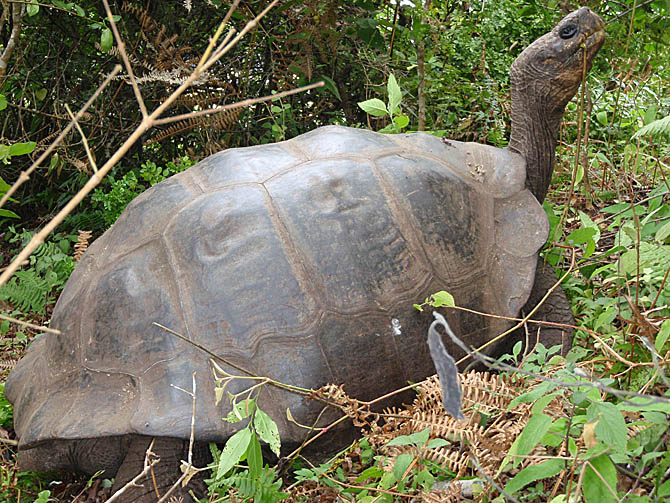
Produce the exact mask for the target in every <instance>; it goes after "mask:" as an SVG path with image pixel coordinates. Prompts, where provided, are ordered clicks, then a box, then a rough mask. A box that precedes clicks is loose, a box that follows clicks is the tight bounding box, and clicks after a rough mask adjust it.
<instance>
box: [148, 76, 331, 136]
mask: <svg viewBox="0 0 670 503" xmlns="http://www.w3.org/2000/svg"><path fill="white" fill-rule="evenodd" d="M323 86H324V82H323V81H319V82H315V83H313V84H309V85H307V86H302V87H297V88H295V89H289V90H288V91H282V92H280V93H277V94H269V95H267V96H263V97H262V98H248V99H246V100H242V101H238V102H236V103H231V104H229V105H221V106H218V107H215V108H209V109H207V110H199V111H197V112H189V113H186V114H180V115H175V116H173V117H166V118H164V119H156V120H155V121H154V125H156V126H160V125H162V124H170V123H171V122H178V121H180V120H184V119H190V118H194V117H199V116H201V115H209V114H214V113H219V112H223V111H224V110H230V109H235V108H242V107H247V106H249V105H255V104H256V103H262V102H264V101H270V100H275V99H279V98H283V97H285V96H291V95H292V94H297V93H302V92H304V91H309V90H310V89H315V88H317V87H323Z"/></svg>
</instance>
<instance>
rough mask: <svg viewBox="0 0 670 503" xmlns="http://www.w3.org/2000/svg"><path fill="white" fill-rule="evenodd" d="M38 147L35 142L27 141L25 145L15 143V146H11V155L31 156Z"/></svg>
mask: <svg viewBox="0 0 670 503" xmlns="http://www.w3.org/2000/svg"><path fill="white" fill-rule="evenodd" d="M36 146H37V143H35V142H34V141H27V142H25V143H14V144H13V145H10V146H9V155H10V156H14V155H25V154H30V153H31V152H32V151H33V150H35V147H36Z"/></svg>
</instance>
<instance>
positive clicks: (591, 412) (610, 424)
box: [586, 402, 628, 452]
mask: <svg viewBox="0 0 670 503" xmlns="http://www.w3.org/2000/svg"><path fill="white" fill-rule="evenodd" d="M586 420H587V421H588V422H589V423H595V422H596V421H597V422H598V424H597V425H596V429H595V433H596V439H597V440H599V441H600V442H603V443H604V444H606V445H612V446H616V447H617V449H619V450H620V451H621V452H624V451H625V450H626V441H627V438H628V430H627V429H626V421H625V419H624V418H623V414H621V411H620V410H619V409H617V408H616V406H615V405H614V404H612V403H609V402H592V403H591V405H589V407H588V409H586Z"/></svg>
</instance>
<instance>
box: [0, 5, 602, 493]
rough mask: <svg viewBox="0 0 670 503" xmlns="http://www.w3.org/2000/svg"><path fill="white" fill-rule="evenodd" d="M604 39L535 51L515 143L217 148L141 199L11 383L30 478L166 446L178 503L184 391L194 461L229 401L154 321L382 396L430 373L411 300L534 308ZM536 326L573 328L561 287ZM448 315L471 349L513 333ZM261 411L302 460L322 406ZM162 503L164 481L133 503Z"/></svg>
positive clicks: (421, 319) (581, 38) (519, 90)
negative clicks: (553, 213) (560, 155)
mask: <svg viewBox="0 0 670 503" xmlns="http://www.w3.org/2000/svg"><path fill="white" fill-rule="evenodd" d="M602 28H603V23H602V21H601V20H600V18H599V17H597V16H596V15H595V14H593V13H591V12H590V11H589V10H588V9H586V8H583V9H580V10H578V11H576V12H574V13H572V14H570V15H569V16H567V17H566V18H565V19H564V20H563V21H561V22H560V23H559V24H558V25H557V27H556V28H555V29H554V30H553V31H552V32H551V33H549V34H547V35H545V36H543V37H542V38H540V39H539V40H537V41H536V42H534V43H533V44H532V45H531V46H530V47H528V48H527V49H526V50H525V51H524V52H523V53H522V54H521V55H520V56H519V58H518V59H517V60H516V62H515V63H514V65H513V66H512V70H511V90H512V137H511V139H510V145H509V149H506V150H500V149H495V148H492V147H488V146H484V145H478V144H473V143H460V142H442V141H440V140H439V139H437V138H435V137H433V136H430V135H427V134H409V135H390V136H386V135H379V134H376V133H372V132H369V131H362V130H354V129H349V128H342V127H332V126H331V127H325V128H321V129H318V130H316V131H313V132H311V133H307V134H305V135H302V136H300V137H298V138H294V139H292V140H289V141H286V142H282V143H279V144H274V145H264V146H257V147H250V148H245V149H233V150H228V151H225V152H222V153H219V154H216V155H214V156H212V157H210V158H208V159H205V160H204V161H202V162H201V163H199V164H198V165H196V166H194V167H193V168H191V169H190V170H188V171H186V172H184V173H182V174H179V175H177V176H175V177H172V178H170V179H168V180H166V181H165V182H163V183H161V184H158V185H157V186H155V187H153V188H152V189H150V190H148V191H147V192H146V193H145V194H143V195H142V196H140V197H138V198H137V199H135V200H134V201H133V202H132V203H131V204H130V205H129V206H128V208H127V210H126V211H125V212H124V214H123V215H122V216H121V217H120V218H119V220H118V222H117V223H116V224H115V225H114V226H113V227H112V228H111V229H110V230H109V231H107V232H106V233H105V234H104V235H103V236H102V237H100V238H99V239H98V240H97V241H96V242H95V243H93V245H91V247H90V248H89V250H88V251H87V253H86V255H85V257H84V259H83V260H82V261H81V262H80V264H79V265H78V266H77V268H76V270H75V272H74V273H73V275H72V277H71V278H70V281H69V282H68V284H67V285H66V288H65V289H64V291H63V293H62V295H61V297H60V299H59V301H58V304H57V306H56V309H55V310H54V314H53V319H52V324H51V326H52V327H53V328H56V329H59V330H61V331H62V333H61V334H60V335H47V336H43V337H41V338H40V339H38V340H36V341H35V342H34V343H33V344H32V346H31V347H30V349H29V351H28V352H27V354H26V356H25V358H24V359H23V360H22V361H21V362H20V363H19V364H18V365H17V367H16V368H15V369H14V371H13V372H12V373H11V375H10V377H9V379H8V381H7V384H6V388H5V392H6V393H7V396H8V397H9V399H10V400H11V401H12V403H14V404H15V412H14V413H15V428H16V431H17V434H18V436H19V437H20V445H19V461H20V463H21V465H22V467H23V468H24V469H31V470H45V469H58V468H60V469H67V470H77V471H82V472H86V473H94V472H95V471H97V470H99V469H104V470H105V473H106V475H107V476H111V475H113V474H114V473H117V471H118V474H117V480H116V487H117V488H118V487H121V486H123V484H124V483H125V482H126V481H128V480H130V479H131V478H132V477H133V476H134V475H135V474H136V473H138V472H139V471H140V470H141V466H142V460H143V457H144V450H145V449H146V446H147V444H148V442H149V440H150V438H151V437H153V436H155V437H159V438H160V442H158V444H157V445H156V446H155V447H154V451H155V452H157V453H159V455H160V456H161V463H160V469H158V473H157V481H158V486H159V492H160V493H161V494H163V493H164V492H165V490H166V488H167V487H169V486H170V484H171V483H172V481H173V480H174V479H175V478H176V477H177V475H178V471H177V466H178V462H179V460H180V459H184V458H185V452H186V451H185V449H186V447H185V445H186V444H185V439H188V437H189V432H190V423H191V410H192V402H191V398H190V397H189V396H188V395H186V394H185V393H183V392H182V391H180V390H178V389H177V388H176V387H179V388H182V389H186V390H189V389H191V376H192V373H193V372H194V371H197V381H198V399H197V412H196V429H195V435H196V440H197V441H198V442H197V443H196V451H197V452H196V454H197V455H199V454H200V453H201V452H202V446H204V445H205V442H208V441H219V442H221V441H224V440H225V439H226V438H227V437H228V436H230V434H231V433H232V432H233V431H234V429H235V426H236V425H229V424H228V423H225V422H223V421H221V419H220V418H221V417H222V416H224V415H226V413H227V409H226V406H220V407H216V406H215V405H214V396H213V379H212V377H211V375H212V374H211V369H210V363H209V361H208V357H207V355H204V354H203V353H202V352H200V351H199V350H197V349H196V348H194V347H192V346H191V345H189V344H187V343H185V342H183V341H181V340H179V339H177V338H175V337H174V336H172V335H170V334H169V333H167V332H165V331H162V330H160V329H159V328H157V327H155V326H153V325H152V322H153V321H157V322H160V323H162V324H163V325H166V326H168V327H170V328H172V329H174V330H176V331H178V332H180V333H182V334H184V335H186V336H187V337H190V338H191V339H193V340H195V341H198V342H199V343H200V344H203V345H204V346H206V347H208V348H210V349H211V350H212V351H214V352H216V353H217V354H219V355H221V356H222V357H224V358H226V359H227V360H228V361H230V362H231V363H234V364H236V365H238V366H241V367H244V368H246V369H248V370H249V371H251V372H254V373H256V374H258V375H264V376H270V377H272V378H275V379H277V380H279V381H281V382H285V383H289V384H294V385H298V386H302V387H305V388H318V387H320V386H322V385H323V384H326V383H329V382H335V383H344V384H345V389H346V390H347V391H348V392H349V393H350V394H351V395H352V396H354V397H357V398H360V399H363V400H367V399H371V398H373V397H375V396H379V395H382V394H384V393H386V392H389V391H391V390H393V389H396V388H398V387H401V386H403V385H404V384H405V383H406V382H407V381H417V380H420V379H422V378H424V377H426V376H428V375H430V374H432V373H434V368H433V365H432V362H431V360H430V357H429V354H428V351H427V347H426V340H425V338H426V329H427V327H428V325H429V324H430V322H431V321H432V317H431V315H430V313H429V312H426V313H418V312H416V311H415V310H414V309H413V308H412V304H413V303H414V302H418V301H421V300H423V299H424V298H425V297H427V296H428V295H429V294H431V293H433V292H435V291H438V290H443V289H444V290H448V291H450V292H451V293H452V294H453V295H454V297H455V299H456V302H457V303H458V304H459V305H461V306H465V307H470V308H473V309H477V310H480V311H486V312H491V313H496V314H500V315H504V316H515V315H517V314H518V312H519V310H520V309H521V308H522V307H523V306H524V304H525V303H526V302H527V301H528V299H529V298H530V301H529V302H530V303H531V304H532V303H534V302H536V301H537V300H539V299H540V298H541V297H542V295H543V294H544V293H545V292H546V291H547V289H548V287H549V286H551V285H552V284H553V283H554V281H555V276H554V275H553V273H552V272H551V271H550V270H549V269H546V270H545V269H542V268H538V272H537V274H536V264H537V253H538V250H539V248H540V247H541V246H542V244H543V243H544V241H545V239H546V237H547V232H548V224H547V221H546V217H545V215H544V213H543V211H542V209H541V207H540V205H539V204H538V201H540V202H541V201H542V199H543V198H544V196H545V194H546V192H547V187H548V184H549V181H550V179H551V170H552V165H553V156H554V148H555V142H556V136H557V132H558V127H559V123H560V120H561V117H562V114H563V111H564V108H565V105H566V104H567V102H568V101H569V100H570V99H571V98H572V97H573V96H574V94H575V93H576V91H577V89H578V86H579V83H580V81H581V78H582V58H583V51H582V50H581V49H580V46H581V45H582V44H585V45H586V47H587V57H586V60H587V67H590V66H591V62H592V60H593V58H594V56H595V54H596V52H597V51H598V49H599V48H600V45H601V44H602V42H603V40H604V36H605V35H604V32H603V31H602ZM562 36H563V37H562ZM529 189H530V190H529ZM531 192H532V194H531ZM533 194H534V196H533ZM535 317H539V318H541V319H548V320H553V321H560V322H570V320H571V313H570V306H569V305H568V303H567V300H566V299H565V296H564V294H563V292H562V291H560V289H559V290H558V291H555V292H554V294H553V295H552V296H551V297H550V298H549V299H548V302H547V303H546V304H545V306H544V307H543V308H542V309H541V310H540V312H539V313H537V314H536V316H535ZM448 318H449V322H450V324H451V326H452V328H453V329H454V331H455V333H456V334H457V335H459V336H460V337H461V338H462V339H464V340H465V341H466V343H468V344H470V345H471V346H473V347H476V346H479V345H481V344H483V343H485V342H487V341H489V340H490V339H491V338H492V337H494V336H495V335H497V334H498V333H500V332H501V331H502V330H504V329H506V328H507V327H508V326H509V324H508V323H507V322H502V321H500V320H489V319H485V318H482V317H479V316H474V315H469V314H465V313H462V312H451V313H449V316H448ZM533 335H534V334H533ZM541 340H542V342H543V343H544V344H545V345H547V346H552V345H554V344H562V345H563V348H564V349H567V348H568V347H569V346H570V344H571V334H570V333H564V332H563V331H562V330H560V329H543V331H542V332H541ZM513 342H514V341H513V340H506V341H504V342H503V344H502V346H499V347H498V348H492V350H491V352H492V353H500V352H501V351H503V350H509V348H510V347H511V346H510V345H511V344H512V343H513ZM533 342H534V341H533ZM447 347H448V350H449V351H450V352H451V353H452V354H453V355H454V356H455V357H456V358H459V357H460V356H462V353H461V352H460V351H459V350H458V349H457V348H456V347H454V346H453V345H449V344H447ZM490 349H491V348H490ZM222 366H223V367H225V368H226V369H227V370H228V371H230V372H231V373H233V374H237V375H239V374H240V371H238V370H235V369H234V368H233V367H231V366H226V365H223V364H222ZM246 386H248V385H247V384H245V382H242V381H240V380H237V381H233V382H232V383H231V384H230V385H229V387H228V388H227V390H228V391H230V392H236V391H241V390H243V389H244V388H245V387H246ZM260 403H261V407H262V408H263V409H264V410H266V411H267V412H268V413H269V414H270V415H271V416H272V417H273V418H274V419H275V420H277V422H278V423H279V428H280V434H281V436H282V440H283V442H284V445H285V446H291V445H295V444H297V443H299V442H300V441H301V440H302V438H303V435H304V432H303V431H302V430H300V429H299V428H297V427H296V426H295V425H294V424H293V423H291V422H289V421H288V420H287V419H286V409H287V408H289V409H290V410H291V413H292V415H293V417H294V418H296V420H297V421H298V422H299V423H302V424H312V422H313V421H314V420H315V419H316V416H317V415H318V413H319V411H320V408H321V407H320V406H319V404H318V403H315V401H313V400H312V401H311V402H308V401H307V400H305V399H304V398H303V397H302V396H297V395H293V394H288V393H286V392H284V391H280V390H278V389H276V388H273V387H266V388H265V389H264V390H263V393H262V395H261V398H260ZM326 416H327V415H326ZM328 419H329V417H324V418H322V422H325V421H327V420H328ZM350 432H351V430H348V431H342V432H340V433H339V434H337V435H333V436H331V437H330V439H329V440H330V441H332V442H333V445H334V444H336V443H337V442H338V441H340V440H341V439H342V438H346V433H350ZM333 445H331V446H330V447H332V446H333ZM154 500H155V494H154V490H153V488H152V487H151V484H149V483H147V481H145V484H144V487H143V488H138V489H131V490H130V491H128V492H127V493H126V495H125V497H124V498H123V501H129V502H142V503H145V502H149V501H154Z"/></svg>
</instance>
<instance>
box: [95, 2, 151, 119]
mask: <svg viewBox="0 0 670 503" xmlns="http://www.w3.org/2000/svg"><path fill="white" fill-rule="evenodd" d="M102 3H103V4H104V6H105V12H106V13H107V20H108V21H109V24H110V25H111V26H112V32H113V33H114V38H115V39H116V44H117V46H118V49H119V54H121V59H123V65H124V66H125V67H126V72H128V77H130V85H131V86H132V87H133V92H134V93H135V99H136V100H137V104H138V105H139V107H140V112H142V117H143V118H146V117H147V115H148V112H147V107H146V105H145V104H144V99H143V98H142V93H141V92H140V88H139V87H138V85H137V80H135V74H134V73H133V67H132V65H131V64H130V60H129V59H128V54H126V44H125V42H124V41H123V39H121V35H119V30H118V29H117V28H116V22H115V21H114V16H113V15H112V10H111V9H110V8H109V2H108V1H107V0H102Z"/></svg>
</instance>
